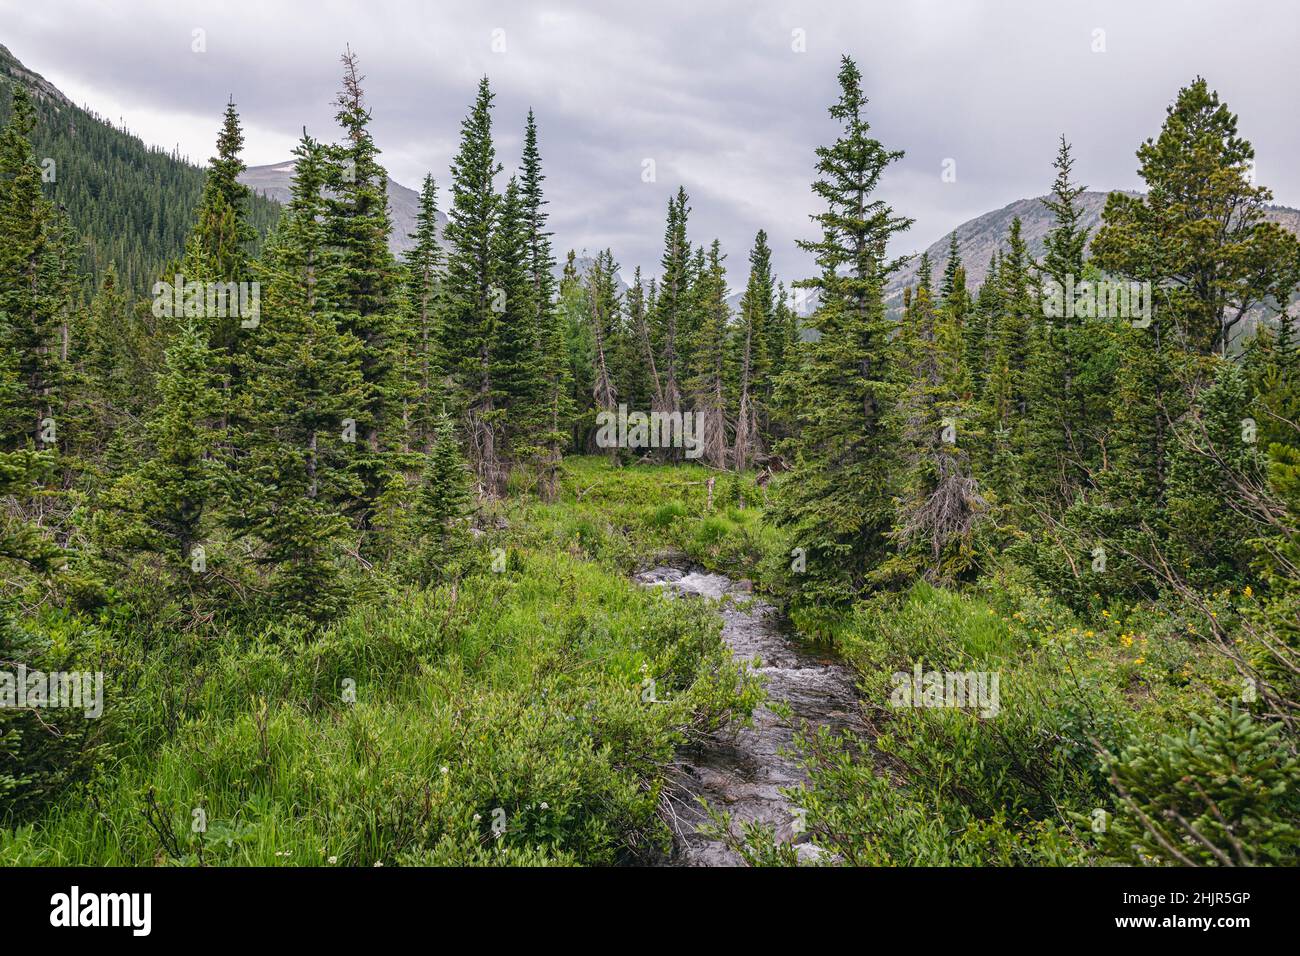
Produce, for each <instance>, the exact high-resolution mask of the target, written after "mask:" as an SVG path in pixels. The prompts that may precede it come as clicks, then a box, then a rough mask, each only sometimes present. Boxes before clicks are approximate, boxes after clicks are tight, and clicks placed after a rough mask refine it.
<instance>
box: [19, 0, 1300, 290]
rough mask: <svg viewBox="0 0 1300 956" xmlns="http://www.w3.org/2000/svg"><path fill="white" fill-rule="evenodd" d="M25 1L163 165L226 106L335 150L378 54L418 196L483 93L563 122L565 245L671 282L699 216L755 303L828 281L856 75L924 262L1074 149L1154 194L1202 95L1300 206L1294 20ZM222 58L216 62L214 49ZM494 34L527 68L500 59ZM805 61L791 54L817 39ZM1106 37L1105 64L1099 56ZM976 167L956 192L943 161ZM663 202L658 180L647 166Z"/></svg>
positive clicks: (47, 65)
mask: <svg viewBox="0 0 1300 956" xmlns="http://www.w3.org/2000/svg"><path fill="white" fill-rule="evenodd" d="M132 8H133V9H132V10H131V13H130V14H129V15H125V14H124V13H123V9H122V7H121V5H118V4H102V3H98V2H94V0H60V2H55V3H46V4H33V3H31V2H30V0H0V11H2V12H3V22H4V24H5V28H4V35H3V36H0V42H3V43H5V44H6V45H8V46H9V48H10V49H11V50H12V51H13V52H14V54H15V55H16V56H18V57H19V58H20V59H22V60H23V61H24V62H25V63H26V64H27V65H28V66H29V67H31V68H32V69H34V70H36V71H38V72H40V73H42V74H44V75H45V76H46V77H47V78H48V79H50V80H51V81H52V82H54V83H55V84H56V85H59V86H60V87H61V88H63V89H64V90H65V92H68V93H69V95H71V96H72V97H73V98H74V99H77V100H79V101H84V102H86V103H87V104H88V105H89V106H90V107H92V108H93V109H96V110H97V111H99V112H101V113H102V114H104V115H106V116H107V117H108V118H110V119H113V120H115V121H117V120H119V119H120V120H122V121H124V122H125V123H126V124H127V125H128V126H129V127H131V128H132V129H134V130H136V131H137V132H139V133H141V135H142V136H144V138H145V139H146V140H148V141H151V142H155V143H158V144H159V145H163V146H167V147H170V146H172V145H174V144H179V146H180V148H181V150H182V152H184V153H186V154H188V155H190V156H192V157H194V158H196V159H203V158H205V157H206V156H207V155H208V154H209V153H210V151H211V142H212V139H213V134H214V132H215V128H216V123H217V119H218V117H219V115H220V110H221V108H222V106H223V104H224V103H225V100H226V97H227V96H234V98H235V100H236V102H238V103H239V106H240V110H241V114H242V115H243V117H244V120H245V123H246V125H247V132H248V159H249V162H250V164H261V163H270V162H275V161H278V160H280V159H283V158H285V157H286V156H287V154H288V149H289V148H290V146H291V145H292V143H293V141H294V140H295V139H296V138H297V135H298V133H299V130H300V129H301V127H302V126H303V125H306V126H307V127H308V129H309V130H310V131H311V132H312V133H313V134H314V135H317V136H321V137H328V136H330V135H332V130H333V120H332V113H333V108H332V105H331V101H332V99H333V95H334V91H335V89H336V87H337V81H338V73H339V69H338V56H339V53H340V52H341V51H342V49H343V47H344V45H345V44H351V46H352V48H353V49H354V50H355V51H357V53H358V54H359V55H360V57H361V63H362V67H363V70H364V72H365V73H366V76H367V83H366V89H367V93H368V96H369V100H370V103H371V106H372V109H373V112H374V129H375V133H376V137H377V139H378V142H379V144H380V146H381V147H382V149H383V150H384V159H385V161H386V163H387V165H388V167H389V170H390V172H391V174H392V176H393V177H394V178H395V179H396V180H398V181H400V182H403V183H405V184H407V185H410V186H413V187H417V186H418V185H419V181H420V179H421V178H422V176H423V175H424V173H425V171H426V170H431V171H432V172H433V173H434V176H435V177H436V178H437V179H438V180H439V182H440V183H442V182H444V181H445V180H446V177H447V165H448V163H449V161H450V159H451V156H452V154H453V153H454V151H455V148H456V143H457V135H458V128H459V122H460V119H461V117H462V116H463V115H464V112H465V110H466V108H467V107H468V105H469V102H470V100H471V99H472V97H473V95H474V87H475V84H476V82H477V80H478V78H479V77H480V76H481V75H483V74H485V73H486V74H488V75H489V76H490V77H491V79H492V85H493V89H494V90H495V91H496V93H497V108H496V113H495V124H496V129H497V131H498V143H499V150H500V152H501V156H502V160H503V162H504V163H505V164H506V166H507V168H510V167H511V166H512V165H513V164H514V163H515V162H516V161H517V158H518V149H519V141H520V134H521V131H522V127H523V123H524V117H525V115H526V113H527V110H528V108H529V107H530V106H531V107H533V108H534V109H535V110H536V112H537V117H538V123H539V126H540V131H541V146H542V150H543V158H544V161H545V164H546V172H547V175H548V180H547V186H548V195H549V198H550V200H551V210H552V226H553V228H554V230H555V233H556V240H557V246H558V247H559V248H560V249H561V250H562V249H565V248H568V247H570V246H572V247H575V248H577V249H580V250H581V249H584V248H585V249H587V250H595V249H598V248H603V247H605V246H607V245H608V246H612V247H613V249H614V254H615V257H616V258H617V259H618V260H619V261H620V262H621V263H622V264H623V266H624V270H625V272H628V273H630V272H631V269H632V267H634V266H636V265H640V266H642V268H643V269H645V270H646V271H647V272H649V273H654V272H657V270H658V257H659V250H660V242H661V239H662V231H663V215H664V208H665V204H666V202H667V198H668V196H669V194H670V193H671V192H673V191H675V189H676V187H677V185H678V183H681V184H683V185H684V186H685V187H686V189H687V191H688V192H689V193H690V195H691V205H692V207H693V209H694V212H693V215H692V219H691V224H690V234H691V237H692V239H693V240H694V241H696V242H707V241H709V240H711V239H712V238H713V237H714V236H717V237H719V238H721V239H722V241H723V245H724V248H725V249H726V251H727V252H728V255H729V260H728V264H729V266H730V272H731V282H732V284H733V285H739V284H741V283H742V282H743V280H744V273H745V257H746V254H747V251H748V249H749V246H750V244H751V242H752V240H753V236H754V233H755V231H756V230H758V229H759V228H765V229H767V231H768V233H769V234H770V236H771V239H772V245H773V248H774V252H775V258H776V264H777V268H778V270H779V272H780V273H781V274H782V275H783V276H784V277H787V278H793V277H798V276H802V275H806V274H808V270H809V268H810V264H809V262H808V258H807V256H805V255H804V254H803V253H801V252H799V251H798V250H797V249H796V248H795V246H794V240H795V239H796V238H811V237H812V236H813V226H812V224H811V223H810V222H809V221H808V218H807V217H808V214H809V213H811V212H815V211H816V204H815V202H814V200H813V197H812V195H811V192H810V190H809V188H808V182H809V180H810V179H811V178H812V166H813V155H812V149H813V147H814V146H815V145H817V144H819V143H824V142H827V141H829V139H830V138H831V137H833V136H834V127H833V125H832V123H831V121H830V119H829V117H828V116H827V115H826V107H827V106H828V105H829V104H830V102H831V101H832V100H833V99H834V96H835V91H836V88H835V72H836V69H837V65H838V58H839V56H840V54H841V53H849V54H851V55H853V56H854V57H855V58H856V59H857V61H858V64H859V66H860V67H861V68H862V71H863V73H864V77H865V87H866V90H867V94H868V96H869V97H870V98H871V105H870V108H869V117H870V119H871V122H872V124H873V128H874V131H875V133H876V135H877V136H878V137H879V138H880V139H881V140H882V141H883V142H884V143H885V144H886V145H887V146H889V147H891V148H899V149H904V150H906V151H907V156H906V158H905V159H904V160H903V161H901V162H900V163H899V164H897V165H896V166H895V167H894V168H893V169H892V170H891V172H890V173H889V175H888V176H887V178H886V180H885V181H884V183H883V192H884V194H885V196H886V198H888V199H889V200H890V201H891V202H892V203H893V204H894V206H895V208H896V209H897V210H898V211H899V212H901V213H903V214H906V215H909V216H913V217H914V218H915V219H916V225H915V226H914V227H913V229H912V230H911V231H910V232H909V233H908V234H906V235H905V236H904V237H903V238H902V239H900V241H899V242H898V243H897V244H896V245H897V248H896V250H895V251H897V252H907V251H912V250H914V249H919V248H924V246H926V245H928V244H929V243H930V242H932V241H933V240H935V239H937V238H939V237H941V236H942V235H943V234H944V233H946V232H947V231H948V230H949V229H951V228H952V227H954V226H956V225H957V224H959V223H961V222H963V221H964V220H966V219H968V218H970V217H972V216H974V215H977V214H979V213H981V212H984V211H986V210H988V209H990V208H995V207H998V206H1001V205H1005V204H1006V203H1008V202H1010V201H1012V200H1014V199H1017V198H1020V197H1023V196H1029V195H1037V194H1040V193H1042V192H1043V191H1045V190H1046V188H1047V186H1048V184H1049V183H1050V181H1051V175H1052V170H1051V167H1050V163H1051V160H1052V156H1053V154H1054V150H1055V141H1056V138H1057V137H1058V136H1059V135H1060V134H1061V133H1065V134H1066V136H1067V137H1068V138H1069V139H1070V140H1071V141H1072V142H1073V143H1074V145H1075V149H1076V157H1077V160H1078V162H1077V166H1076V172H1077V174H1078V176H1079V178H1080V179H1081V180H1082V181H1083V182H1084V183H1086V184H1088V185H1089V186H1091V187H1092V188H1096V189H1103V188H1135V187H1137V186H1139V185H1140V183H1139V181H1138V179H1137V176H1136V172H1135V167H1136V160H1135V159H1134V156H1133V152H1134V150H1135V149H1136V147H1137V145H1138V144H1139V143H1140V142H1141V141H1142V140H1143V139H1144V138H1145V137H1147V136H1151V135H1154V134H1155V133H1156V132H1157V130H1158V129H1159V125H1160V122H1161V120H1162V119H1163V116H1164V108H1165V106H1166V105H1168V103H1169V102H1170V101H1171V100H1172V98H1173V96H1174V94H1175V93H1176V91H1177V89H1178V88H1179V87H1180V86H1182V85H1185V84H1186V83H1187V82H1189V81H1190V80H1192V79H1193V78H1194V77H1195V76H1196V75H1197V74H1202V75H1204V76H1206V78H1207V79H1208V80H1209V81H1210V83H1211V85H1212V86H1214V87H1215V88H1217V89H1218V90H1219V91H1220V93H1221V94H1222V95H1223V96H1224V97H1225V98H1226V100H1227V102H1228V103H1229V105H1230V106H1231V107H1232V108H1233V109H1234V110H1235V111H1236V112H1237V113H1238V114H1239V115H1240V117H1241V130H1242V132H1243V133H1244V135H1245V136H1246V137H1247V138H1249V139H1250V140H1251V141H1252V142H1253V143H1254V144H1255V147H1256V150H1257V152H1258V174H1259V178H1260V181H1261V182H1263V183H1264V184H1266V185H1269V186H1271V187H1272V188H1273V189H1274V192H1275V194H1276V197H1277V200H1278V201H1279V202H1282V203H1286V204H1289V205H1300V167H1297V164H1296V163H1295V162H1294V157H1295V156H1296V155H1300V128H1297V125H1296V124H1295V122H1294V117H1295V106H1294V96H1295V92H1294V91H1295V90H1296V88H1297V86H1300V83H1298V82H1297V81H1300V67H1297V61H1296V57H1295V55H1294V51H1295V50H1296V49H1297V46H1300V44H1298V43H1297V41H1298V40H1300V36H1298V35H1297V34H1298V33H1300V25H1298V24H1300V18H1297V17H1296V16H1295V14H1294V12H1293V11H1290V10H1288V9H1287V8H1286V6H1285V5H1284V4H1279V3H1276V2H1267V0H1254V2H1252V0H1242V2H1236V3H1233V4H1231V5H1228V4H1219V3H1212V2H1199V0H1197V2H1175V0H1159V2H1147V3H1143V4H1134V3H1131V2H1130V3H1124V2H1091V3H1083V2H1064V3H1051V4H1045V3H1042V2H1031V0H1024V2H987V3H973V2H972V3H959V2H956V0H949V2H946V3H923V2H909V3H905V4H904V3H887V2H884V0H867V2H852V3H850V2H843V3H795V2H786V3H782V2H779V0H751V2H734V3H733V2H709V0H693V2H683V0H657V2H655V3H653V4H651V3H644V2H643V3H627V2H603V3H600V4H580V3H546V4H531V3H522V2H519V3H503V2H495V3H493V2H487V3H484V2H477V3H475V2H465V3H462V2H444V0H440V2H438V3H436V4H426V3H419V2H409V3H403V2H396V0H390V2H380V3H371V2H367V3H361V2H357V3H351V4H348V3H340V2H326V3H321V2H292V3H267V2H265V0H258V2H229V3H220V4H205V3H195V2H177V0H173V2H148V3H136V4H133V5H132ZM200 29H201V30H203V31H205V34H204V36H205V39H206V46H207V49H206V52H204V53H202V54H196V53H194V52H192V50H191V45H192V42H193V41H192V36H193V31H194V30H200ZM494 30H500V31H503V32H502V33H500V34H497V35H496V36H497V37H498V38H501V37H503V38H504V43H505V50H504V52H494V50H493V39H494V34H493V31H494ZM794 30H803V31H805V34H806V52H802V53H799V52H795V51H794V50H793V49H792V31H794ZM1095 30H1104V31H1105V47H1106V49H1105V52H1104V53H1095V52H1093V50H1092V47H1093V44H1094V31H1095ZM948 158H951V159H952V160H955V162H956V170H957V180H956V182H953V183H945V182H943V181H942V179H941V177H940V172H941V168H942V163H943V161H944V160H945V159H948ZM646 159H653V160H654V161H655V167H656V174H657V178H656V181H655V182H653V183H646V182H643V181H642V168H643V165H642V164H643V161H644V160H646Z"/></svg>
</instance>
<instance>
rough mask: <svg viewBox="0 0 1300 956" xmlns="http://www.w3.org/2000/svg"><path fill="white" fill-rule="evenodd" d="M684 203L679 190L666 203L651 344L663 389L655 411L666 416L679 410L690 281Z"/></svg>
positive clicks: (683, 193) (684, 194)
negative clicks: (656, 357)
mask: <svg viewBox="0 0 1300 956" xmlns="http://www.w3.org/2000/svg"><path fill="white" fill-rule="evenodd" d="M686 202H687V199H686V190H685V189H683V188H681V187H679V188H678V190H677V195H676V196H674V197H669V199H668V220H667V224H666V225H665V227H664V251H663V255H662V256H661V258H660V260H659V265H660V274H659V278H658V283H657V295H656V298H655V309H654V313H653V315H654V324H653V327H652V332H653V339H652V340H653V342H654V346H655V351H656V352H657V353H658V355H659V356H660V360H659V376H661V378H662V388H661V389H659V388H656V392H657V394H656V399H657V402H656V406H655V408H654V410H655V411H658V412H665V413H668V414H674V413H677V412H680V411H681V410H682V381H683V379H682V371H683V365H682V361H681V351H680V350H681V344H682V343H681V333H682V332H683V331H684V329H685V327H686V325H687V318H686V313H687V311H688V309H689V308H690V281H691V266H690V259H691V247H690V243H689V242H687V240H686V221H687V218H688V217H689V216H690V207H689V206H687V205H686Z"/></svg>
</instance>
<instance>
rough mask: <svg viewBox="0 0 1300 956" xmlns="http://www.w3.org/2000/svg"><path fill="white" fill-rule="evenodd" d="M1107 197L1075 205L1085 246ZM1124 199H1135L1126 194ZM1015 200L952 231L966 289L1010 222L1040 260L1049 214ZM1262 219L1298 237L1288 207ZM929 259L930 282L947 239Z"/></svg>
mask: <svg viewBox="0 0 1300 956" xmlns="http://www.w3.org/2000/svg"><path fill="white" fill-rule="evenodd" d="M1108 195H1109V193H1104V192H1095V191H1090V192H1085V193H1083V194H1082V195H1081V196H1080V197H1079V199H1078V205H1079V206H1080V207H1081V208H1082V210H1083V216H1082V219H1081V225H1083V226H1084V227H1086V228H1087V229H1088V231H1089V240H1091V238H1092V236H1093V235H1096V231H1097V227H1098V226H1100V225H1101V213H1102V210H1103V209H1104V208H1105V206H1106V197H1107V196H1108ZM1130 195H1137V194H1136V193H1130ZM1045 198H1046V197H1045V196H1043V197H1037V198H1034V199H1017V200H1016V201H1015V202H1013V203H1010V204H1009V205H1006V206H1003V207H1002V208H1001V209H994V210H993V211H991V212H986V213H984V214H983V215H982V216H976V217H975V218H974V219H971V220H968V221H967V222H964V223H962V224H961V225H960V226H958V227H957V229H956V233H957V250H958V253H959V254H960V255H961V261H962V264H963V265H964V266H965V267H966V283H967V285H968V286H970V287H971V288H972V289H974V288H975V287H977V286H979V284H980V283H982V282H983V281H984V277H985V276H986V275H987V274H988V269H989V259H990V257H992V255H993V253H994V251H995V250H997V249H998V248H999V247H1001V248H1005V247H1006V239H1007V234H1008V233H1009V232H1010V231H1011V221H1012V220H1013V219H1015V218H1016V217H1017V216H1019V217H1020V228H1021V234H1022V235H1023V236H1024V239H1025V243H1026V245H1027V246H1028V247H1029V254H1030V255H1031V256H1033V257H1035V258H1041V257H1042V255H1043V252H1044V247H1043V240H1044V239H1045V238H1046V237H1047V234H1048V233H1049V232H1051V230H1052V228H1053V226H1055V224H1056V223H1055V221H1054V219H1053V218H1052V212H1051V210H1050V209H1048V208H1047V207H1046V206H1044V205H1043V199H1045ZM1265 218H1267V219H1269V220H1272V221H1273V222H1276V223H1279V224H1280V225H1281V226H1282V227H1283V228H1285V229H1288V230H1290V231H1291V232H1294V233H1297V234H1300V209H1292V208H1290V207H1289V206H1270V207H1268V209H1267V211H1266V213H1265ZM925 251H926V252H928V253H929V254H930V262H931V264H932V265H933V268H934V274H935V275H936V276H939V275H942V274H943V270H944V266H946V265H947V264H948V237H947V236H944V237H943V238H942V239H939V240H938V241H937V242H935V243H933V244H932V245H931V246H930V247H929V248H928V249H926V250H925ZM920 262H921V257H920V256H919V255H917V256H914V257H913V258H912V260H911V261H910V262H909V263H908V264H907V266H905V267H904V268H903V269H900V270H899V271H898V272H897V273H895V275H894V277H893V279H892V280H891V281H890V283H889V285H888V287H887V288H886V292H885V301H886V302H888V303H889V304H890V305H891V306H895V305H901V303H902V295H903V289H904V288H906V287H907V286H909V285H913V284H915V282H916V273H917V270H918V268H919V267H920Z"/></svg>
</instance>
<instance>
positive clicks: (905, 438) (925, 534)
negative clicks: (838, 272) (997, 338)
mask: <svg viewBox="0 0 1300 956" xmlns="http://www.w3.org/2000/svg"><path fill="white" fill-rule="evenodd" d="M954 251H955V250H954ZM948 261H949V263H951V262H952V261H953V258H952V255H951V254H950V257H949V260H948ZM928 265H929V263H928V261H926V262H923V266H925V267H928ZM951 277H952V281H951V282H945V286H946V288H947V291H946V294H945V300H946V301H952V300H953V298H954V297H955V295H956V294H957V281H958V279H959V278H961V280H962V281H964V273H963V272H962V270H961V267H960V265H958V266H957V267H956V268H955V269H954V270H953V271H952V273H951ZM919 278H920V280H921V284H920V286H919V287H918V288H917V291H916V293H915V295H914V296H912V297H911V299H910V301H909V303H908V310H907V311H908V315H907V316H906V317H905V319H904V322H903V324H902V328H901V332H900V337H899V340H898V343H897V344H898V366H899V377H900V379H901V395H900V397H899V401H898V404H897V406H896V407H895V408H894V410H893V415H894V419H895V422H894V426H895V429H896V431H897V434H898V436H899V443H900V459H901V465H902V483H901V487H900V491H899V497H898V513H897V516H896V518H895V527H894V530H893V538H894V540H895V541H896V542H897V546H898V549H899V551H900V556H899V559H898V560H896V561H895V562H894V564H895V566H896V568H897V571H898V572H902V574H903V576H904V578H905V579H910V577H911V576H912V575H914V574H915V573H916V572H917V571H918V570H921V571H923V573H924V575H925V576H926V577H927V578H929V579H932V580H938V581H948V580H951V579H952V578H954V577H956V576H958V575H960V574H962V573H963V572H965V571H966V570H968V569H969V568H970V566H971V565H972V563H973V560H974V555H973V551H972V546H971V536H972V532H973V529H974V527H975V525H976V523H977V521H978V520H979V518H980V516H981V514H982V513H983V512H984V510H985V502H984V499H983V497H982V495H981V494H980V493H979V490H978V485H977V482H976V481H975V479H974V477H973V476H972V474H971V456H970V454H969V452H968V451H967V448H968V447H969V446H972V445H974V443H975V442H976V441H977V440H978V438H979V430H978V425H977V423H976V422H975V421H974V418H973V416H972V415H971V414H970V412H969V408H968V403H967V401H966V396H967V395H968V394H969V392H970V384H969V382H968V380H967V378H966V373H965V368H964V367H963V364H962V345H963V343H962V339H961V333H960V329H959V327H958V325H957V323H956V321H955V320H954V319H953V318H952V316H951V315H950V314H949V313H948V311H947V309H936V308H935V306H934V303H933V300H932V298H931V296H932V293H931V290H930V287H929V286H930V283H929V280H930V276H929V270H928V268H923V270H922V273H921V275H920V277H919Z"/></svg>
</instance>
